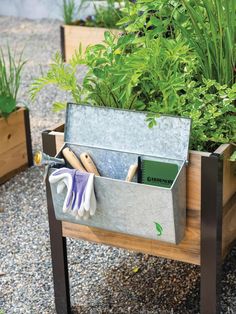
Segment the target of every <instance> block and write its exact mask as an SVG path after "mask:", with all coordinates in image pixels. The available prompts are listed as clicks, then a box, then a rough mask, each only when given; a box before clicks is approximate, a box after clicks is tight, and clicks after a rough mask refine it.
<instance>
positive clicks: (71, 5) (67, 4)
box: [62, 0, 77, 25]
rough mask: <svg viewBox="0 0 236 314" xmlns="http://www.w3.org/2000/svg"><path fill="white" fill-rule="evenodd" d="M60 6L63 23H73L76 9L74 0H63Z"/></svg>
mask: <svg viewBox="0 0 236 314" xmlns="http://www.w3.org/2000/svg"><path fill="white" fill-rule="evenodd" d="M62 8H63V11H62V12H63V20H64V24H66V25H71V24H73V21H74V18H75V14H76V11H77V8H76V4H75V0H63V5H62Z"/></svg>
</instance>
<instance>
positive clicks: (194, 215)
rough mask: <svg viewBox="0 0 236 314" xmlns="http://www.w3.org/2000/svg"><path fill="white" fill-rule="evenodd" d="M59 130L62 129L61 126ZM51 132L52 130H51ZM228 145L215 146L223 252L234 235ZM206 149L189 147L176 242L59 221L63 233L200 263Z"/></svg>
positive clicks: (235, 213) (60, 138)
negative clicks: (182, 227) (183, 214)
mask: <svg viewBox="0 0 236 314" xmlns="http://www.w3.org/2000/svg"><path fill="white" fill-rule="evenodd" d="M57 130H58V129H57ZM59 130H61V131H63V127H60V128H59ZM53 132H54V133H53ZM53 132H51V133H50V134H55V137H56V138H55V140H56V146H57V150H60V148H61V146H62V145H63V143H64V139H63V138H64V137H63V133H61V134H60V132H58V131H53ZM232 149H233V148H232V147H231V146H230V145H221V146H220V148H219V149H218V150H217V152H218V153H220V154H222V155H223V158H224V182H223V191H224V192H223V193H224V204H225V206H224V209H223V239H222V244H223V250H222V253H223V255H224V256H225V255H226V253H227V252H228V249H229V248H230V245H231V244H232V243H233V241H234V240H235V239H236V230H235V229H236V227H235V225H236V209H235V198H234V199H232V197H231V196H232V195H233V193H234V191H235V189H236V185H235V176H234V174H233V167H234V165H233V163H231V162H229V161H228V158H229V156H230V154H231V152H232ZM209 155H210V153H204V152H196V151H190V157H189V166H188V168H187V207H188V208H189V209H187V226H186V232H185V237H184V239H183V240H182V241H181V243H180V244H179V245H173V244H169V243H165V242H161V241H157V240H150V239H144V238H140V237H135V236H131V235H126V234H121V233H116V232H111V231H108V230H101V229H98V228H93V227H87V226H82V225H79V224H72V223H69V222H62V228H63V236H65V237H72V238H79V239H83V240H87V241H92V242H96V243H103V244H106V245H111V246H115V247H121V248H124V249H129V250H133V251H137V252H143V253H147V254H151V255H155V256H160V257H165V258H170V259H174V260H179V261H183V262H187V263H192V264H197V265H199V264H200V215H201V212H200V208H201V157H202V156H209Z"/></svg>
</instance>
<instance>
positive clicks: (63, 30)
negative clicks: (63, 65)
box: [60, 25, 66, 62]
mask: <svg viewBox="0 0 236 314" xmlns="http://www.w3.org/2000/svg"><path fill="white" fill-rule="evenodd" d="M60 38H61V57H62V60H63V61H64V62H65V61H66V52H65V28H64V26H63V25H61V26H60Z"/></svg>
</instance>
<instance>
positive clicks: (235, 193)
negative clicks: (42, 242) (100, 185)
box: [42, 125, 236, 314]
mask: <svg viewBox="0 0 236 314" xmlns="http://www.w3.org/2000/svg"><path fill="white" fill-rule="evenodd" d="M42 138H43V147H44V151H45V152H46V153H48V154H51V155H52V156H53V155H55V154H56V152H58V151H59V150H60V148H61V147H62V145H63V143H64V136H63V125H62V126H60V127H57V128H55V129H52V130H47V131H45V132H43V134H42ZM234 149H235V147H233V146H232V145H230V144H224V145H221V146H220V147H219V148H218V149H217V150H216V151H215V152H214V153H213V154H211V153H208V152H197V151H190V158H189V166H188V168H187V225H186V231H185V236H184V239H183V240H182V241H181V242H180V243H179V244H178V245H175V244H169V243H165V242H161V241H158V240H150V239H144V238H141V237H136V236H131V235H126V234H122V233H118V232H111V231H107V230H103V229H98V228H94V227H88V226H83V225H79V224H73V223H70V222H65V221H62V222H61V221H57V220H56V219H55V214H54V208H53V203H52V196H51V192H50V186H49V185H47V200H48V213H49V225H50V230H51V248H52V263H53V269H54V289H55V302H56V308H57V310H58V313H69V311H70V298H69V279H68V268H67V259H66V244H65V238H66V237H70V238H79V239H83V240H87V241H92V242H97V243H102V244H106V245H111V246H115V247H121V248H124V249H129V250H133V251H137V252H142V253H147V254H151V255H154V256H160V257H164V258H169V259H173V260H178V261H183V262H187V263H191V264H196V265H200V266H201V313H204V314H205V313H206V314H208V313H219V304H220V301H219V300H220V289H219V286H220V269H221V263H222V261H223V260H224V258H225V256H226V255H227V253H228V252H229V250H230V249H231V247H232V245H233V244H234V243H235V241H236V163H233V162H230V161H229V157H230V155H231V154H232V152H233V151H234ZM58 248H60V249H58ZM62 269H63V273H62ZM59 282H60V283H59ZM62 308H63V310H60V309H62Z"/></svg>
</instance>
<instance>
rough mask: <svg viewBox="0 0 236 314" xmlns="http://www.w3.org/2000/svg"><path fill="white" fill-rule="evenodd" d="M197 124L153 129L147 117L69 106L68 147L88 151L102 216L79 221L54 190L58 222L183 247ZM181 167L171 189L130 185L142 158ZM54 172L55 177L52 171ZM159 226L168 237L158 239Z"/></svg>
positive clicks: (163, 122) (171, 122)
mask: <svg viewBox="0 0 236 314" xmlns="http://www.w3.org/2000/svg"><path fill="white" fill-rule="evenodd" d="M190 127H191V120H190V119H184V118H178V117H168V116H162V117H159V118H157V125H156V126H154V127H153V128H152V129H149V128H148V126H147V123H146V114H145V113H143V112H137V111H136V112H135V111H133V112H131V111H124V110H115V109H107V108H100V107H92V106H78V105H73V104H69V105H68V107H67V118H66V132H65V142H66V144H65V145H66V146H69V147H70V148H71V149H72V151H73V152H74V153H75V154H76V155H77V156H79V155H80V154H81V153H82V152H87V153H89V155H90V156H91V157H92V159H93V160H94V162H95V164H96V166H97V168H98V169H99V172H100V174H101V177H99V176H95V182H94V186H95V194H96V198H97V211H96V214H95V215H94V216H93V217H91V218H89V219H88V220H83V219H80V220H77V219H76V218H75V217H74V216H73V215H71V214H69V213H63V211H62V207H63V202H64V199H65V197H66V191H65V192H64V193H63V194H62V195H60V196H59V195H58V194H57V192H56V186H55V185H51V190H52V198H53V205H54V209H55V213H56V218H57V219H59V220H62V221H69V222H72V223H79V224H82V225H83V224H85V225H88V226H92V227H97V228H101V229H105V230H110V231H115V232H123V233H126V234H132V235H136V236H142V237H145V238H150V239H154V240H156V239H159V240H162V241H167V242H170V243H175V244H177V243H179V242H180V241H181V240H182V238H183V236H184V231H185V225H186V168H185V166H186V162H187V157H188V143H189V134H190ZM140 155H141V156H143V157H145V158H150V159H152V160H153V159H154V160H158V161H164V162H165V163H172V164H173V163H174V164H176V165H178V169H179V170H178V174H177V177H176V178H175V180H174V182H173V184H172V186H171V187H170V188H162V187H157V186H150V185H145V184H138V183H136V182H137V179H136V180H135V181H136V182H126V181H125V178H126V174H127V173H128V170H129V167H130V166H131V165H132V164H137V162H138V156H140ZM52 171H53V169H51V171H50V172H52ZM156 223H158V224H159V225H160V226H161V227H162V229H163V232H162V234H160V235H157V230H156Z"/></svg>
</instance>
